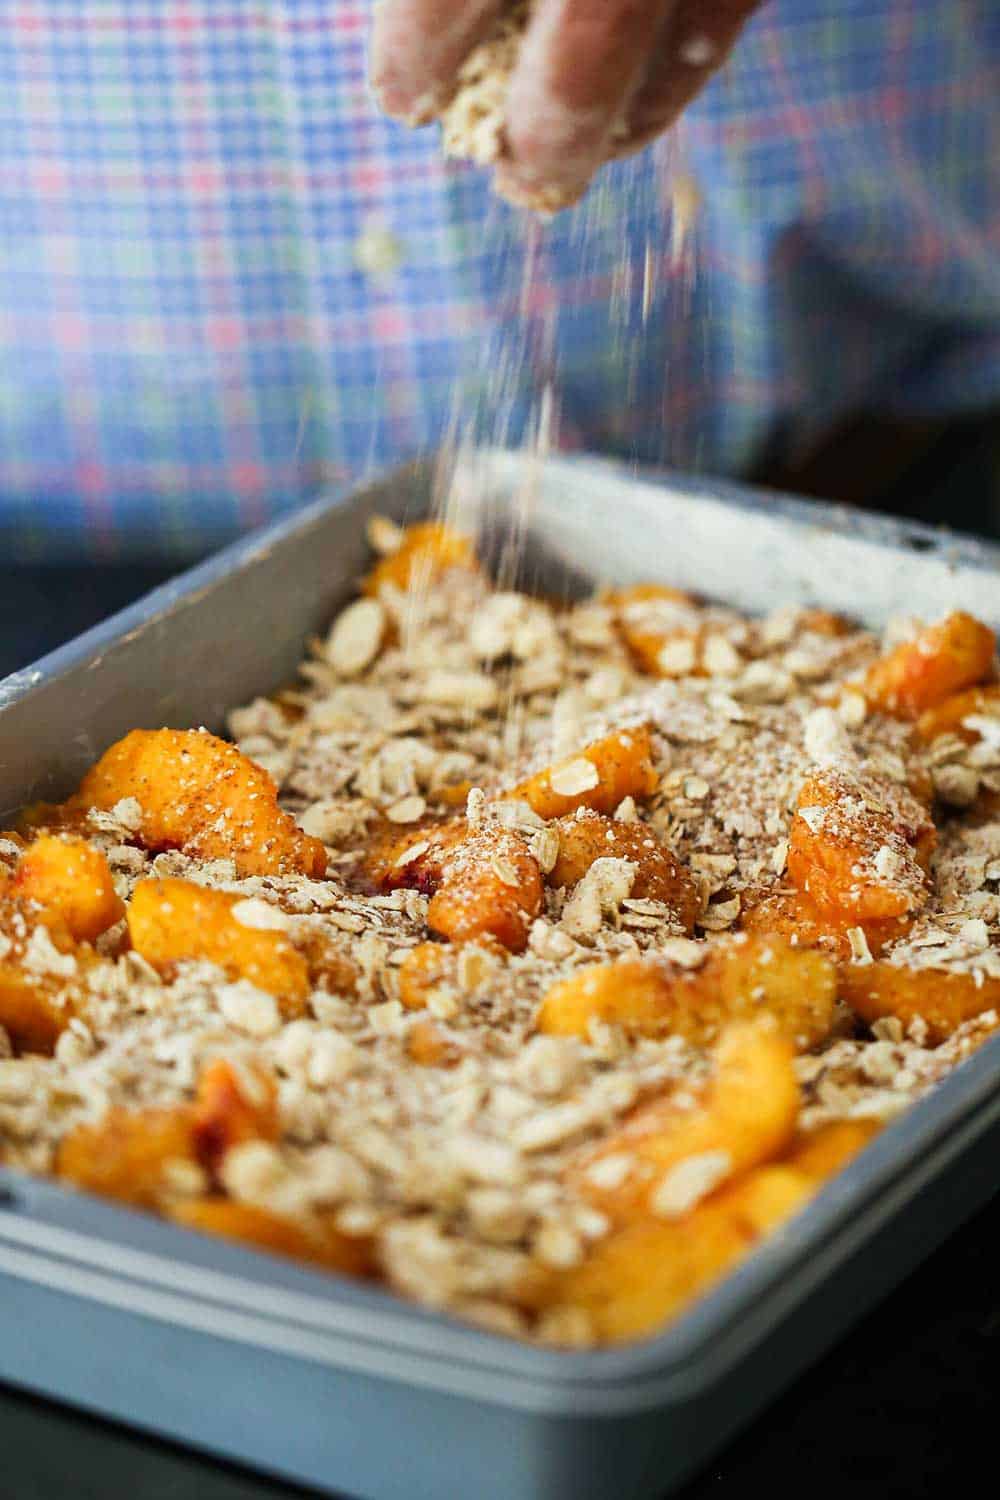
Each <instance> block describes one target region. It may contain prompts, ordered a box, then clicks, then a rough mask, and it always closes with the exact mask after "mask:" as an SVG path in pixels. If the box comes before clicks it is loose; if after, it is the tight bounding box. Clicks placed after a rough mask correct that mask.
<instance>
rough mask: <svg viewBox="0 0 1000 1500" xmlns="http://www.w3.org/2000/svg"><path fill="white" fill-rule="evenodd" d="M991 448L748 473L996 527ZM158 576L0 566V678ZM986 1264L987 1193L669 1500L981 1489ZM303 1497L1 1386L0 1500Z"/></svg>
mask: <svg viewBox="0 0 1000 1500" xmlns="http://www.w3.org/2000/svg"><path fill="white" fill-rule="evenodd" d="M998 455H1000V443H998V440H997V424H996V422H995V421H988V422H970V423H967V424H962V425H960V426H957V427H950V428H947V429H937V428H926V429H911V430H909V431H908V432H906V433H902V432H900V431H899V430H898V429H892V428H889V427H887V426H886V425H885V424H880V423H867V424H861V425H860V426H859V427H856V428H855V429H854V430H853V432H852V433H851V434H849V435H838V437H837V439H836V440H835V442H834V443H833V444H832V445H831V447H830V448H829V449H828V450H827V453H826V454H825V455H818V456H814V457H813V458H812V459H811V460H810V461H809V463H808V464H807V465H805V466H803V467H801V468H800V469H798V470H796V471H795V472H789V471H780V472H776V471H773V470H771V471H767V472H764V473H762V474H761V475H760V476H758V477H759V478H761V479H764V480H767V481H770V482H772V483H776V484H779V485H781V486H782V487H784V488H788V489H796V490H798V491H799V492H800V493H805V494H818V495H822V496H823V497H824V498H829V499H837V500H848V501H853V502H858V503H865V504H871V503H874V504H876V505H877V506H878V508H880V509H883V510H887V511H891V512H895V513H897V514H906V515H911V516H915V517H918V518H919V519H922V520H926V521H934V522H936V521H943V520H946V521H947V522H948V524H949V525H950V526H951V527H953V528H955V529H961V530H966V531H974V532H979V533H981V534H984V535H990V536H993V537H996V536H998V535H1000V457H998ZM171 571H172V570H171V569H170V568H167V567H165V566H163V565H161V564H157V563H143V562H131V563H127V564H121V565H116V566H110V565H109V566H90V567H86V568H82V567H79V566H74V565H72V564H68V565H62V566H44V565H39V566H32V567H25V566H19V567H16V568H15V567H10V566H6V567H5V566H4V565H3V562H2V561H0V675H3V674H4V673H5V672H9V671H13V670H15V669H16V668H19V667H21V666H24V665H27V664H28V663H29V662H31V661H32V660H34V659H36V658H37V657H38V656H40V655H42V654H43V653H44V652H45V651H48V650H51V649H53V647H55V646H56V645H58V644H60V642H62V641H63V640H66V639H68V638H70V637H72V636H74V635H76V634H78V633H79V632H80V631H81V630H84V629H86V628H87V627H88V626H90V625H92V624H95V623H96V622H97V621H98V620H100V619H102V618H104V617H105V616H106V615H108V614H111V613H113V612H114V611H115V610H117V609H121V608H123V607H124V606H125V605H126V604H128V603H130V602H131V601H132V600H133V599H135V598H137V597H138V596H139V595H141V594H143V593H145V592H147V591H148V590H149V589H150V588H153V587H155V586H156V585H157V584H158V583H161V582H163V581H165V579H166V578H168V577H169V576H170V574H171ZM998 1184H1000V1170H998ZM998 1264H1000V1200H998V1199H994V1201H993V1202H992V1203H991V1204H990V1205H989V1206H988V1207H987V1208H986V1209H984V1210H983V1211H982V1212H980V1214H979V1215H978V1216H977V1217H976V1218H975V1219H973V1220H972V1221H971V1222H970V1223H969V1224H968V1225H967V1226H966V1227H965V1228H964V1229H962V1230H961V1231H960V1232H959V1233H958V1234H956V1235H955V1236H954V1237H953V1238H952V1239H951V1240H950V1241H949V1242H948V1243H947V1244H946V1245H945V1246H944V1247H943V1248H942V1249H941V1250H939V1251H938V1252H937V1253H936V1254H935V1255H934V1256H933V1257H932V1258H931V1259H930V1260H929V1261H927V1262H926V1263H925V1265H924V1266H923V1267H922V1268H921V1269H920V1270H919V1271H917V1272H916V1273H915V1274H914V1275H913V1276H911V1277H910V1278H909V1279H908V1280H907V1281H906V1282H905V1283H904V1284H903V1285H902V1286H901V1287H900V1288H898V1289H897V1290H896V1292H895V1293H894V1294H893V1295H892V1296H891V1297H890V1298H889V1299H888V1301H886V1302H885V1303H884V1304H883V1305H882V1306H881V1308H879V1309H878V1311H877V1312H875V1313H874V1314H872V1315H871V1316H869V1317H868V1318H867V1320H865V1321H864V1322H863V1323H862V1325H861V1326H860V1328H858V1329H857V1330H856V1331H855V1332H853V1333H851V1334H850V1335H848V1337H847V1338H846V1339H845V1340H844V1341H843V1342H842V1343H841V1344H840V1345H839V1346H838V1347H837V1348H836V1349H835V1350H834V1351H833V1352H832V1353H831V1354H830V1355H828V1356H827V1358H826V1359H825V1360H824V1361H823V1362H822V1363H821V1364H820V1365H818V1366H817V1367H816V1368H815V1369H814V1370H813V1371H812V1372H811V1373H810V1374H809V1375H807V1376H806V1377H805V1378H804V1379H802V1380H800V1381H799V1382H798V1384H797V1385H796V1386H795V1387H794V1388H793V1390H791V1391H790V1392H788V1393H787V1394H786V1395H785V1396H784V1397H782V1398H781V1399H780V1400H779V1401H778V1402H777V1403H776V1404H775V1405H774V1406H773V1407H772V1408H771V1410H770V1411H769V1412H768V1413H767V1414H766V1415H765V1416H764V1417H763V1418H761V1419H760V1420H759V1421H758V1422H757V1423H756V1424H755V1425H754V1426H752V1427H751V1428H750V1429H749V1430H748V1431H747V1432H746V1433H745V1434H744V1435H743V1436H742V1437H740V1438H738V1439H737V1440H736V1441H735V1442H734V1443H733V1444H731V1445H730V1447H729V1448H727V1449H726V1451H725V1452H724V1453H723V1454H722V1455H721V1456H720V1457H719V1458H718V1459H717V1460H716V1461H715V1462H714V1463H713V1464H712V1465H711V1467H710V1468H709V1469H708V1470H707V1471H706V1472H705V1473H704V1475H703V1476H702V1477H701V1478H699V1479H698V1480H696V1481H695V1482H694V1483H692V1484H691V1485H689V1486H687V1487H686V1488H685V1489H684V1490H683V1491H682V1492H681V1497H680V1500H709V1497H714V1496H717V1495H725V1496H729V1497H735V1496H737V1495H739V1496H741V1497H742V1496H744V1495H749V1494H754V1495H757V1494H760V1495H763V1496H766V1497H769V1500H785V1497H786V1496H790V1495H793V1494H797V1493H798V1492H799V1491H800V1490H801V1491H804V1492H805V1493H806V1494H807V1495H808V1496H810V1497H816V1496H825V1495H830V1496H833V1495H835V1494H836V1495H837V1496H838V1497H846V1500H875V1497H878V1500H883V1497H886V1496H925V1495H926V1496H939V1495H943V1494H946V1493H947V1491H948V1490H949V1489H951V1488H952V1487H953V1486H954V1485H955V1483H956V1481H960V1480H961V1478H962V1476H967V1477H971V1475H973V1474H976V1475H977V1479H976V1483H977V1484H978V1485H983V1486H985V1488H986V1491H987V1493H990V1492H995V1491H996V1489H997V1478H996V1451H997V1443H996V1433H995V1430H994V1428H993V1422H994V1420H995V1416H994V1411H995V1406H996V1397H997V1393H998V1384H1000V1382H998V1377H1000V1281H998V1277H997V1266H998ZM3 1336H4V1334H3V1317H2V1307H0V1338H2V1337H3ZM261 1419H262V1420H265V1421H266V1420H267V1413H266V1412H262V1413H261ZM306 1493H307V1492H306V1491H303V1490H297V1489H295V1488H293V1487H289V1486H284V1485H278V1484H274V1483H272V1482H270V1481H267V1480H263V1479H260V1478H257V1477H255V1476H253V1475H251V1474H248V1473H245V1472H243V1471H241V1470H239V1469H237V1468H234V1467H231V1466H227V1465H223V1464H219V1463H214V1462H212V1461H210V1460H207V1459H202V1458H196V1457H193V1456H192V1455H190V1454H189V1453H185V1452H184V1451H182V1450H180V1449H178V1448H174V1447H171V1446H169V1445H167V1444H163V1443H158V1442H155V1441H153V1440H151V1439H148V1438H141V1437H138V1436H136V1435H134V1434H131V1433H129V1432H126V1431H124V1430H122V1429H120V1428H115V1427H112V1426H110V1425H108V1424H105V1423H101V1422H98V1421H96V1420H94V1419H92V1418H88V1417H83V1416H79V1415H77V1414H75V1413H71V1412H68V1411H65V1410H63V1409H60V1408H56V1407H53V1406H51V1405H49V1404H47V1403H45V1402H43V1401H40V1400H37V1399H35V1398H32V1397H29V1396H25V1395H21V1394H19V1393H15V1392H12V1391H8V1390H5V1389H4V1388H3V1387H2V1386H0V1500H62V1497H63V1496H69V1495H72V1496H74V1497H75V1500H119V1497H121V1500H124V1497H129V1500H278V1497H281V1496H288V1497H293V1496H296V1495H299V1496H302V1495H305V1494H306ZM443 1500H452V1497H443ZM455 1500H465V1497H464V1496H463V1497H455Z"/></svg>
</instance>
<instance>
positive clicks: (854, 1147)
mask: <svg viewBox="0 0 1000 1500" xmlns="http://www.w3.org/2000/svg"><path fill="white" fill-rule="evenodd" d="M878 1128H879V1125H878V1123H877V1122H875V1121H869V1120H849V1121H834V1122H833V1123H832V1124H830V1125H825V1126H821V1127H820V1128H819V1129H817V1130H813V1131H810V1132H808V1133H807V1134H803V1135H802V1136H800V1137H797V1138H796V1140H795V1141H794V1143H793V1145H792V1147H791V1149H790V1150H789V1151H788V1152H787V1153H786V1154H785V1155H783V1156H781V1157H779V1158H778V1159H777V1160H770V1161H767V1162H765V1163H763V1164H762V1165H760V1166H756V1167H754V1168H752V1169H751V1170H749V1171H747V1172H746V1173H745V1174H744V1175H742V1176H740V1177H737V1178H736V1179H735V1180H733V1181H731V1182H729V1183H727V1184H725V1185H723V1186H722V1187H721V1188H719V1189H717V1190H716V1191H714V1192H710V1193H709V1194H708V1195H707V1196H706V1197H705V1199H704V1200H702V1201H699V1202H698V1203H697V1204H696V1205H695V1206H694V1207H692V1208H691V1209H689V1210H688V1211H687V1212H682V1213H680V1214H679V1215H677V1216H676V1217H667V1218H655V1217H647V1218H642V1219H639V1220H638V1221H636V1222H634V1223H628V1224H626V1225H625V1226H624V1227H623V1228H620V1229H618V1230H616V1231H614V1232H612V1234H611V1235H609V1237H608V1238H607V1239H606V1240H604V1241H602V1242H601V1243H599V1244H598V1245H597V1246H596V1247H595V1248H594V1249H593V1250H592V1251H591V1252H590V1254H589V1255H588V1256H587V1257H586V1259H585V1260H584V1262H583V1264H582V1265H580V1266H578V1267H574V1268H573V1269H572V1270H570V1271H562V1272H551V1273H548V1274H544V1273H543V1274H538V1273H535V1275H534V1276H532V1277H529V1278H528V1279H527V1280H526V1283H525V1285H524V1287H523V1300H524V1303H525V1305H526V1306H527V1307H528V1308H529V1309H531V1310H533V1311H535V1312H539V1311H541V1312H548V1313H551V1312H552V1310H553V1309H556V1310H561V1311H563V1312H576V1313H577V1314H580V1313H582V1314H584V1315H585V1316H586V1320H587V1324H588V1326H589V1329H590V1332H591V1333H592V1335H593V1336H594V1337H595V1338H596V1339H597V1340H598V1342H602V1343H619V1342H622V1341H624V1340H627V1339H634V1338H638V1337H641V1336H643V1335H644V1334H649V1333H652V1332H654V1331H656V1330H657V1329H658V1328H659V1327H661V1326H662V1324H663V1323H664V1322H666V1321H667V1320H669V1319H670V1318H673V1317H676V1316H677V1315H678V1314H680V1313H681V1312H683V1311H684V1310H685V1309H686V1308H687V1307H688V1306H689V1305H690V1304H691V1303H692V1302H693V1301H694V1300H695V1299H696V1298H698V1297H699V1296H702V1295H704V1293H705V1292H707V1291H708V1290H709V1289H710V1288H711V1287H712V1286H714V1285H715V1284H716V1283H717V1282H718V1281H720V1280H721V1279H722V1277H723V1275H724V1274H725V1273H726V1272H727V1271H729V1270H731V1269H732V1268H733V1267H734V1266H736V1265H737V1264H738V1263H739V1262H740V1261H742V1260H743V1259H745V1258H746V1256H747V1255H749V1254H750V1253H751V1252H752V1251H753V1250H754V1249H755V1248H756V1246H757V1245H758V1244H759V1243H760V1242H761V1240H762V1239H763V1238H764V1237H765V1236H766V1235H768V1234H770V1233H772V1232H773V1231H774V1230H775V1229H778V1228H779V1227H780V1226H781V1225H782V1224H784V1223H786V1222H787V1220H788V1219H790V1218H792V1217H793V1216H794V1215H795V1214H796V1213H798V1212H799V1211H800V1210H801V1209H803V1208H804V1207H805V1206H806V1204H807V1203H808V1202H809V1201H810V1199H812V1198H813V1197H815V1195H816V1194H817V1193H818V1192H819V1190H820V1189H821V1188H822V1186H823V1184H824V1182H826V1181H827V1179H828V1178H829V1177H831V1176H832V1175H833V1174H834V1173H835V1172H837V1171H839V1169H840V1168H841V1167H842V1166H843V1165H845V1163H846V1162H848V1161H849V1160H850V1159H851V1158H852V1157H853V1156H854V1155H856V1153H857V1152H858V1151H860V1150H861V1149H862V1147H863V1146H864V1145H865V1144H866V1143H867V1142H868V1141H869V1140H870V1139H871V1137H872V1136H873V1135H874V1134H875V1133H876V1131H877V1130H878Z"/></svg>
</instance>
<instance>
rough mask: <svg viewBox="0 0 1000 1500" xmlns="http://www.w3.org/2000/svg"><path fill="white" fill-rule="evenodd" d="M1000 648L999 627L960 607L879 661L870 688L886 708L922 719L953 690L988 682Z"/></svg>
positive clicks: (871, 671)
mask: <svg viewBox="0 0 1000 1500" xmlns="http://www.w3.org/2000/svg"><path fill="white" fill-rule="evenodd" d="M995 651H996V637H995V636H994V634H993V631H992V630H990V629H988V628H987V626H985V625H983V624H982V623H981V621H979V620H977V619H975V618H974V617H973V616H972V615H969V614H966V613H965V611H964V610H957V611H956V612H955V613H954V614H950V615H948V616H947V617H946V618H945V619H943V620H940V621H938V623H937V624H935V625H928V626H927V627H926V628H925V629H924V630H922V631H921V632H920V634H919V635H918V636H917V637H916V639H915V640H912V641H904V642H903V644H902V645H900V646H897V647H896V649H895V650H894V651H890V652H889V654H888V655H887V656H883V657H882V658H880V660H879V661H877V662H874V663H873V665H872V666H871V667H869V669H868V673H867V675H866V677H865V683H864V688H865V694H866V696H867V698H868V701H869V703H870V704H871V705H872V707H873V708H877V709H880V710H881V711H882V712H883V713H886V714H891V715H892V716H893V717H895V718H898V719H916V718H919V717H920V715H921V714H922V713H924V712H925V711H926V710H927V709H929V708H934V707H935V705H937V704H939V703H943V702H944V701H945V699H946V698H950V697H951V695H952V694H953V693H960V692H961V691H962V690H963V689H964V688H969V687H974V686H975V684H976V683H979V682H984V681H985V680H986V679H987V678H988V677H989V676H990V675H991V673H992V671H993V662H994V653H995Z"/></svg>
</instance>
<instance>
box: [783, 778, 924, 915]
mask: <svg viewBox="0 0 1000 1500" xmlns="http://www.w3.org/2000/svg"><path fill="white" fill-rule="evenodd" d="M935 841H936V832H935V829H934V824H933V823H932V822H931V820H930V817H929V816H928V814H927V813H926V812H925V810H924V808H923V807H922V806H921V804H920V803H919V802H917V800H916V798H914V797H913V796H912V795H911V794H910V793H909V792H907V791H906V789H905V788H903V787H899V786H896V785H894V784H892V783H889V782H887V781H886V782H883V781H879V782H878V783H876V782H875V780H874V779H873V778H865V777H861V776H856V775H853V774H851V773H848V772H846V771H833V770H824V771H817V772H816V773H815V774H814V775H812V776H811V777H809V778H808V780H807V781H806V782H805V784H804V785H803V787H802V791H801V792H800V794H799V801H798V811H797V814H796V816H795V818H794V819H793V821H792V829H791V837H790V840H789V848H788V874H789V876H790V878H791V880H792V882H793V884H794V885H795V886H796V888H797V889H798V891H799V892H800V893H801V894H802V895H803V896H806V897H808V899H809V901H810V902H811V903H812V905H813V906H815V907H817V908H819V910H820V911H823V912H833V913H835V914H838V915H841V916H844V917H849V918H852V919H853V920H854V921H856V922H864V921H870V920H871V921H882V920H884V919H887V918H893V917H902V916H906V915H907V914H908V913H910V912H914V911H918V910H919V909H920V908H921V907H922V906H923V905H924V904H925V903H926V901H927V897H928V891H929V887H928V880H927V873H926V871H927V866H928V864H929V862H930V855H931V852H932V851H933V848H934V844H935Z"/></svg>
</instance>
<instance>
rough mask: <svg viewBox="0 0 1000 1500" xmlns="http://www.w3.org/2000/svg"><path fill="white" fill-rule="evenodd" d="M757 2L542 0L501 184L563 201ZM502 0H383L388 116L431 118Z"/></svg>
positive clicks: (672, 102)
mask: <svg viewBox="0 0 1000 1500" xmlns="http://www.w3.org/2000/svg"><path fill="white" fill-rule="evenodd" d="M759 3H760V0H535V5H534V9H533V12H532V16H531V20H530V23H529V26H528V29H527V32H526V34H525V37H524V40H523V42H522V44H521V49H520V55H519V58H518V61H517V64H516V66H515V69H514V73H513V76H512V78H511V80H510V88H509V93H508V96H507V111H506V123H505V130H504V148H505V149H504V155H503V159H502V160H501V162H500V164H499V166H498V169H497V186H498V190H499V191H500V192H501V193H502V194H503V195H504V196H505V197H507V198H509V199H511V200H512V201H513V202H519V203H524V204H527V205H529V206H535V207H537V206H539V205H544V206H545V207H548V208H554V207H564V206H565V205H566V204H569V203H572V202H575V201H576V199H577V198H579V197H580V195H581V194H582V193H583V192H584V190H585V189H586V187H587V184H588V183H589V181H590V179H591V177H592V176H593V174H594V173H595V172H596V171H597V169H598V168H599V167H600V166H601V165H602V163H603V162H605V161H607V160H609V159H610V158H611V157H613V156H621V155H627V154H629V153H630V152H632V151H636V150H639V149H640V148H641V147H642V146H644V145H646V144H647V142H648V141H650V140H652V139H653V138H654V137H655V136H657V135H659V134H660V132H661V131H663V130H666V128H667V127H668V126H669V125H671V124H672V123H673V121H674V120H675V119H676V118H677V116H678V115H679V114H680V112H681V110H682V109H683V108H684V106H685V105H686V104H687V103H688V102H689V101H690V100H691V99H692V98H693V97H694V96H695V95H696V94H697V93H698V92H699V91H700V89H701V88H702V87H703V86H704V84H705V83H706V82H707V80H708V79H709V78H710V77H711V75H712V73H713V72H715V70H716V69H717V68H719V67H720V66H721V65H722V63H723V62H724V61H725V59H726V57H727V55H728V53H729V51H730V49H731V48H732V46H733V43H734V42H735V41H736V38H737V37H738V35H739V33H740V30H741V28H742V26H743V23H744V21H745V20H746V19H747V17H748V16H749V15H750V13H751V12H752V11H753V10H754V9H756V6H757V5H758V4H759ZM508 8H509V6H508V5H507V4H505V0H381V3H380V4H379V6H378V9H377V11H376V21H375V28H374V35H373V41H372V83H373V86H374V88H375V91H376V94H377V95H378V97H379V100H380V102H381V104H382V106H383V108H384V109H385V110H386V112H387V113H388V114H390V115H393V116H394V117H395V118H397V119H402V120H405V121H406V122H407V123H408V124H411V125H418V124H425V123H426V122H427V121H428V120H431V119H433V118H434V116H435V115H436V114H437V113H438V112H439V110H440V109H441V107H442V106H443V105H444V104H445V103H447V101H448V99H449V98H450V96H451V94H452V93H453V91H454V88H455V80H456V75H457V72H458V69H459V68H460V67H461V64H462V62H463V61H464V59H465V58H466V57H467V55H468V53H469V52H470V51H471V50H472V48H473V47H475V46H476V45H477V44H478V43H479V42H481V41H483V40H484V38H486V37H488V36H489V34H490V32H491V31H492V30H493V28H494V26H495V25H496V22H497V19H498V17H499V16H501V15H502V14H503V12H504V11H505V10H506V9H508Z"/></svg>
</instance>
